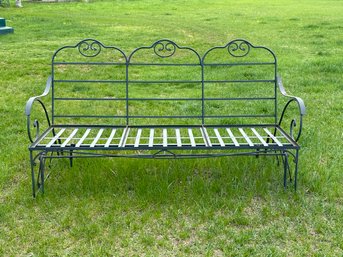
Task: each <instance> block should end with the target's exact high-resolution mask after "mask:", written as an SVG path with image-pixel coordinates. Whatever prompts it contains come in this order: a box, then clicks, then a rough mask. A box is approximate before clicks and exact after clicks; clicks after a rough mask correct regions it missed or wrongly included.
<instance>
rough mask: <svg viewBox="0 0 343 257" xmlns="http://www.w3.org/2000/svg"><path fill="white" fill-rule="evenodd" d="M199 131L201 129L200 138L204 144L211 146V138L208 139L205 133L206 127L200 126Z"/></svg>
mask: <svg viewBox="0 0 343 257" xmlns="http://www.w3.org/2000/svg"><path fill="white" fill-rule="evenodd" d="M200 131H201V135H202V138H203V139H204V142H205V145H206V146H207V147H211V146H212V144H211V140H210V138H209V136H208V134H207V130H206V128H204V127H201V128H200Z"/></svg>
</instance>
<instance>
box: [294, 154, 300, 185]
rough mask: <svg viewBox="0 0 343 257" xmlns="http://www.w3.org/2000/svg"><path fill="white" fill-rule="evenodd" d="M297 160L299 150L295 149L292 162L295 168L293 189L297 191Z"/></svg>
mask: <svg viewBox="0 0 343 257" xmlns="http://www.w3.org/2000/svg"><path fill="white" fill-rule="evenodd" d="M298 160H299V150H298V149H297V150H296V153H295V158H294V163H295V170H294V190H295V191H297V186H298V184H297V183H298Z"/></svg>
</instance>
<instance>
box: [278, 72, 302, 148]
mask: <svg viewBox="0 0 343 257" xmlns="http://www.w3.org/2000/svg"><path fill="white" fill-rule="evenodd" d="M277 84H278V86H279V89H280V92H281V94H282V95H283V96H284V97H287V98H289V100H288V102H287V103H286V104H285V106H284V108H283V110H282V113H281V116H280V120H279V122H278V125H279V126H281V124H282V121H283V118H284V115H285V113H286V110H287V108H288V106H289V105H290V104H291V103H292V102H296V103H297V106H298V110H299V129H298V133H297V134H296V135H293V128H294V127H296V126H297V122H296V119H295V118H294V119H292V120H291V124H290V136H291V137H292V138H293V139H294V140H295V141H296V142H297V141H298V140H299V138H300V135H301V131H302V123H303V116H304V115H305V114H306V107H305V104H304V101H303V100H302V99H301V98H300V97H296V96H291V95H288V94H287V93H286V90H285V88H284V87H283V84H282V80H281V77H280V76H278V77H277Z"/></svg>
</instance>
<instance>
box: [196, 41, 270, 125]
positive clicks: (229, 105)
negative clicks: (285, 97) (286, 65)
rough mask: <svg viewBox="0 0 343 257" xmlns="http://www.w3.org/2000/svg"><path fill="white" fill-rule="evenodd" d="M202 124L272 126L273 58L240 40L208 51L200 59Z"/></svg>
mask: <svg viewBox="0 0 343 257" xmlns="http://www.w3.org/2000/svg"><path fill="white" fill-rule="evenodd" d="M202 64H203V72H204V81H203V83H204V104H203V112H204V123H210V124H260V123H264V124H266V123H275V122H276V115H277V114H276V69H277V60H276V56H275V54H274V53H273V52H272V51H271V50H270V49H268V48H266V47H261V46H254V45H252V44H251V43H250V42H248V41H246V40H244V39H236V40H233V41H230V42H229V43H227V44H226V45H224V46H219V47H213V48H211V49H209V50H208V51H207V52H206V53H205V54H204V56H203V58H202Z"/></svg>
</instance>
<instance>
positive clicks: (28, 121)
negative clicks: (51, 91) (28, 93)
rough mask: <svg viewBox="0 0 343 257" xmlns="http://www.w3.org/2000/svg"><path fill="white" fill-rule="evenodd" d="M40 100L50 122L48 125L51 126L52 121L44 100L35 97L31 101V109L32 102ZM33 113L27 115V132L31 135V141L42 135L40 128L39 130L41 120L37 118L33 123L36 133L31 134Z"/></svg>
mask: <svg viewBox="0 0 343 257" xmlns="http://www.w3.org/2000/svg"><path fill="white" fill-rule="evenodd" d="M36 101H37V102H38V103H40V106H41V107H42V108H43V110H44V114H45V118H46V120H47V122H48V126H49V127H50V126H51V122H50V119H49V114H48V111H47V110H46V107H45V105H44V104H43V102H42V101H41V100H40V99H38V98H37V99H35V100H34V101H33V102H32V103H31V106H30V110H31V108H32V104H33V103H34V102H36ZM30 117H31V115H27V133H28V136H29V139H30V141H31V143H33V141H35V140H36V139H37V138H38V137H39V136H40V130H39V121H38V120H37V119H35V120H34V121H33V123H32V125H33V127H34V128H35V130H36V131H35V135H34V136H32V134H31V119H30Z"/></svg>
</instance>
